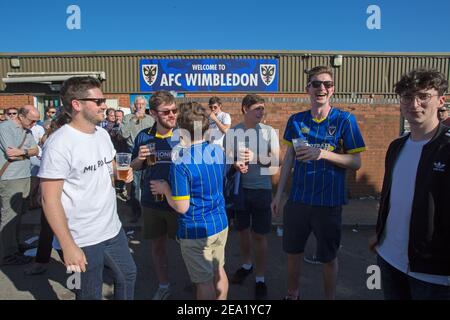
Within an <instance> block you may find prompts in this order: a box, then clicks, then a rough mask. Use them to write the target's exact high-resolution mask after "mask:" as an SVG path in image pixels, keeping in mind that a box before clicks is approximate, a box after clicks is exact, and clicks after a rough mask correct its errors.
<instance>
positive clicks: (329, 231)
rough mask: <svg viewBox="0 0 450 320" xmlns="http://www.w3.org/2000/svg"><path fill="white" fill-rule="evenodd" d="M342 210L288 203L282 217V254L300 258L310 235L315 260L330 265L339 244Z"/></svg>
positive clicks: (340, 208) (339, 208)
mask: <svg viewBox="0 0 450 320" xmlns="http://www.w3.org/2000/svg"><path fill="white" fill-rule="evenodd" d="M341 224H342V207H318V206H308V205H305V204H302V203H293V202H290V201H288V202H287V203H286V205H285V207H284V215H283V225H284V232H283V250H284V251H285V252H286V253H288V254H300V253H303V252H304V251H305V245H306V242H307V240H308V237H309V235H310V234H311V231H312V232H313V233H314V235H315V237H316V239H317V251H316V254H317V259H318V260H319V261H321V262H323V263H327V262H331V261H333V260H334V259H335V258H336V256H337V252H338V250H339V246H340V244H341Z"/></svg>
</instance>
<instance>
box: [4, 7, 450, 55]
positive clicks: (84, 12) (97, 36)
mask: <svg viewBox="0 0 450 320" xmlns="http://www.w3.org/2000/svg"><path fill="white" fill-rule="evenodd" d="M71 4H75V5H78V6H79V7H80V9H81V30H68V29H67V27H66V20H67V18H68V17H69V14H67V13H66V9H67V7H68V6H69V5H71ZM371 4H374V5H378V6H379V7H380V8H381V29H380V30H369V29H368V28H367V27H366V21H367V18H368V17H369V14H367V13H366V10H367V7H368V6H369V5H371ZM449 15H450V1H449V0H428V1H411V0H409V1H407V0H389V1H388V0H377V1H376V0H373V1H366V0H342V1H338V0H334V1H331V0H314V1H300V0H297V1H289V0H275V1H266V0H224V1H217V0H190V1H188V0H168V1H161V0H159V1H155V0H147V1H144V0H127V1H106V0H72V1H66V0H39V1H36V0H28V1H24V0H15V1H6V0H1V4H0V23H1V28H0V52H60V51H105V50H192V49H200V50H206V49H214V50H215V49H223V50H231V49H234V50H258V49H259V50H333V51H335V50H343V51H388V52H450V18H449Z"/></svg>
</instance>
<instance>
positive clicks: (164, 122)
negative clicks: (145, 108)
mask: <svg viewBox="0 0 450 320" xmlns="http://www.w3.org/2000/svg"><path fill="white" fill-rule="evenodd" d="M158 123H159V125H160V126H161V127H163V128H165V129H173V128H175V127H176V123H177V122H176V120H175V121H174V124H173V125H171V124H170V123H169V122H167V121H164V120H163V119H161V117H158Z"/></svg>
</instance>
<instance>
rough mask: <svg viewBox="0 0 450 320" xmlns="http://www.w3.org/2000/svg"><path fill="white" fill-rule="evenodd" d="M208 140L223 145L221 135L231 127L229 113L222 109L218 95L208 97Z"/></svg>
mask: <svg viewBox="0 0 450 320" xmlns="http://www.w3.org/2000/svg"><path fill="white" fill-rule="evenodd" d="M208 105H209V109H210V110H211V112H210V114H209V119H210V121H209V130H208V138H209V141H210V142H212V143H215V144H217V145H219V146H223V137H224V135H225V133H226V132H227V130H228V129H230V127H231V117H230V114H228V113H226V112H223V111H222V101H221V100H220V98H219V97H211V99H209V103H208Z"/></svg>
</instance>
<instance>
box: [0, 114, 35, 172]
mask: <svg viewBox="0 0 450 320" xmlns="http://www.w3.org/2000/svg"><path fill="white" fill-rule="evenodd" d="M24 134H26V140H25V143H24V144H23V146H22V147H21V149H29V148H33V147H36V146H37V144H36V141H34V138H33V134H32V133H31V131H30V130H28V129H23V128H22V127H21V126H20V125H18V124H17V123H16V122H15V121H12V120H6V121H3V122H2V123H0V151H1V152H0V168H1V167H3V165H4V164H5V163H6V161H7V158H8V157H7V156H6V150H7V149H8V147H11V148H18V147H19V146H20V144H21V143H22V140H23V137H24ZM30 175H31V163H30V159H25V160H17V161H12V162H11V163H10V164H9V166H8V168H7V169H6V170H5V172H4V173H3V175H2V177H1V180H15V179H23V178H29V177H30Z"/></svg>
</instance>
